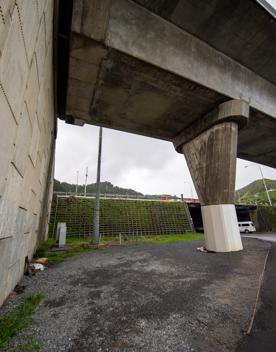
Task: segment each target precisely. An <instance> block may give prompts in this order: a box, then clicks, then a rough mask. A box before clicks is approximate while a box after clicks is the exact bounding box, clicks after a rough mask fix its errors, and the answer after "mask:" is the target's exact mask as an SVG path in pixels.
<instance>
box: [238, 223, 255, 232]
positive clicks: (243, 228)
mask: <svg viewBox="0 0 276 352" xmlns="http://www.w3.org/2000/svg"><path fill="white" fill-rule="evenodd" d="M238 224H239V230H240V233H250V232H256V229H255V226H254V224H253V222H252V221H239V223H238Z"/></svg>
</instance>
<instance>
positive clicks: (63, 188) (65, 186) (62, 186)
mask: <svg viewBox="0 0 276 352" xmlns="http://www.w3.org/2000/svg"><path fill="white" fill-rule="evenodd" d="M75 191H76V185H75V184H71V183H67V182H60V181H58V180H54V192H68V193H74V192H75ZM83 192H84V185H78V193H83ZM86 192H87V193H95V192H96V183H91V184H89V185H87V188H86ZM101 193H107V194H128V195H132V196H143V194H142V193H140V192H136V191H134V190H133V189H129V188H121V187H117V186H114V185H113V184H112V183H111V182H107V181H105V182H101Z"/></svg>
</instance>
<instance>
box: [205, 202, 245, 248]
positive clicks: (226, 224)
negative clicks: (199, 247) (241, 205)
mask: <svg viewBox="0 0 276 352" xmlns="http://www.w3.org/2000/svg"><path fill="white" fill-rule="evenodd" d="M201 213H202V219H203V226H204V233H205V247H206V249H207V250H209V251H214V252H233V251H240V250H242V249H243V247H242V242H241V235H240V231H239V226H238V220H237V214H236V209H235V206H234V205H233V204H219V205H206V206H202V207H201Z"/></svg>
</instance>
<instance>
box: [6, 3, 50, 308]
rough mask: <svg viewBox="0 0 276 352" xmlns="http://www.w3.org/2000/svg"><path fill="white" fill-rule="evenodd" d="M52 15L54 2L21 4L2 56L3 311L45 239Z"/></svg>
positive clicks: (12, 16)
mask: <svg viewBox="0 0 276 352" xmlns="http://www.w3.org/2000/svg"><path fill="white" fill-rule="evenodd" d="M4 3H5V5H8V4H11V3H12V2H11V1H9V0H7V1H6V0H5V1H4V2H3V1H1V0H0V5H1V6H2V5H3V4H4ZM46 3H47V6H45V5H46ZM1 9H2V10H3V7H1ZM44 10H45V11H46V13H45V16H44V15H43V11H44ZM52 15H53V1H48V0H39V1H38V0H18V1H17V5H16V7H14V8H13V12H12V14H11V22H10V27H9V30H7V35H6V36H7V37H6V40H5V41H4V44H3V45H4V50H3V53H2V55H1V53H0V88H1V89H0V122H1V127H2V128H1V129H0V163H1V168H0V254H1V255H0V264H1V265H0V277H1V280H0V305H1V304H2V302H3V300H4V299H5V298H6V297H7V295H8V294H9V293H10V291H11V290H12V289H13V288H14V286H15V285H16V284H17V283H18V281H19V279H20V278H21V276H22V274H23V269H24V261H25V256H26V255H27V256H28V257H29V259H31V257H32V255H33V252H34V250H35V248H36V247H37V245H38V242H39V238H45V236H46V234H45V232H44V231H46V230H47V229H46V226H45V225H43V226H42V223H41V219H42V218H43V217H44V216H47V209H46V208H47V207H48V200H47V204H46V207H45V209H46V210H45V212H44V213H45V214H43V215H42V213H41V212H42V209H43V207H42V200H43V199H44V195H45V189H46V182H48V179H47V178H46V177H45V175H48V167H49V160H50V157H51V152H50V151H51V149H50V146H51V145H52V143H53V133H52V132H53V128H54V121H55V120H54V96H53V67H52V64H53V59H52V53H53V52H52V42H51V40H52V37H51V32H52V24H53V21H52ZM1 20H2V18H1V17H0V23H1ZM46 21H47V23H46ZM45 28H47V36H48V38H47V42H46V31H45ZM39 30H40V36H38V35H37V34H38V33H39ZM1 34H2V33H1ZM1 34H0V45H2V44H1V43H2V42H1V38H2V37H1ZM38 40H39V42H38ZM41 41H42V42H41ZM46 47H48V50H47V56H46V54H45V53H46ZM34 48H35V52H34ZM0 51H1V46H0ZM27 57H28V60H27ZM28 61H29V62H28ZM37 63H38V65H39V66H38V67H37ZM29 64H30V65H29ZM39 229H40V233H39V236H38V230H39ZM7 237H9V239H7ZM2 253H4V255H2ZM2 259H3V261H2Z"/></svg>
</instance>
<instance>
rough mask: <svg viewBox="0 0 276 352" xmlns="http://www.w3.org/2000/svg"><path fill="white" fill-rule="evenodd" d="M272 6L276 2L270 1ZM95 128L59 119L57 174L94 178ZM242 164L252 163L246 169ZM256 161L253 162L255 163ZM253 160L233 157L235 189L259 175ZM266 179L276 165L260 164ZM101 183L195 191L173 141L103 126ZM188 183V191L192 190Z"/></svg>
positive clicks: (71, 180)
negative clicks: (270, 166)
mask: <svg viewBox="0 0 276 352" xmlns="http://www.w3.org/2000/svg"><path fill="white" fill-rule="evenodd" d="M267 2H269V3H270V4H271V5H273V6H274V7H276V0H268V1H267ZM98 131H99V128H98V127H94V126H90V125H85V126H83V127H77V126H72V125H68V124H65V123H64V122H63V121H59V123H58V138H57V150H56V166H55V178H56V179H58V180H60V181H66V182H69V183H76V171H77V170H79V183H80V184H83V183H84V180H85V168H86V166H88V168H89V171H88V174H89V176H88V183H94V182H95V180H96V165H97V151H98ZM246 165H251V167H249V168H245V166H246ZM254 165H255V166H254ZM256 165H257V164H254V163H251V162H248V161H244V160H240V159H238V160H237V173H236V189H239V188H241V187H243V186H245V185H246V184H248V183H250V182H252V181H254V180H256V179H259V178H260V177H261V175H260V171H259V169H258V167H256ZM262 170H263V173H264V176H265V177H266V178H271V179H276V169H272V168H269V167H266V166H262ZM101 175H102V176H101V180H102V181H110V182H112V183H113V184H114V185H116V186H120V187H125V188H132V189H134V190H136V191H139V192H142V193H144V194H163V193H167V194H171V195H174V194H176V195H180V194H181V193H183V194H184V196H185V197H190V196H191V193H192V192H193V195H194V196H195V195H196V192H195V189H194V187H193V186H192V185H193V183H192V179H191V176H190V173H189V170H188V167H187V164H186V161H185V158H184V156H183V155H181V154H178V153H176V152H175V150H174V147H173V145H172V143H170V142H165V141H161V140H157V139H153V138H147V137H142V136H138V135H134V134H130V133H124V132H119V131H114V130H110V129H104V130H103V155H102V173H101ZM191 186H192V190H191Z"/></svg>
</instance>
